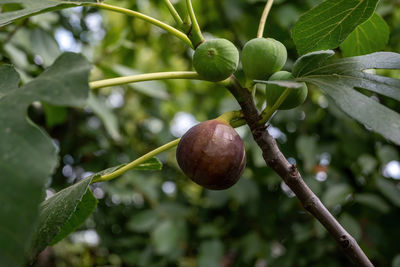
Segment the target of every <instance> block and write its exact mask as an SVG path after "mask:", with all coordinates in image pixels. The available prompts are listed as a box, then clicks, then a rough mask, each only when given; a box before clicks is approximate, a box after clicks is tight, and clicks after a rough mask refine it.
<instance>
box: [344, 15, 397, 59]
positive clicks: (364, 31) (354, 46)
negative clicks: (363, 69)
mask: <svg viewBox="0 0 400 267" xmlns="http://www.w3.org/2000/svg"><path fill="white" fill-rule="evenodd" d="M389 34H390V31H389V26H388V25H387V24H386V22H385V21H384V20H383V19H382V18H381V17H380V16H379V15H378V14H376V13H374V14H373V15H372V17H370V18H369V19H368V20H367V21H366V22H364V23H363V24H361V25H358V26H357V28H356V29H355V30H354V31H353V32H352V33H351V34H350V35H349V36H347V38H346V40H344V42H343V43H342V44H341V45H340V50H342V53H343V56H345V57H351V56H360V55H365V54H369V53H372V52H377V51H380V50H382V49H383V48H385V45H386V44H387V42H388V41H389Z"/></svg>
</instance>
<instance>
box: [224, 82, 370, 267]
mask: <svg viewBox="0 0 400 267" xmlns="http://www.w3.org/2000/svg"><path fill="white" fill-rule="evenodd" d="M227 87H228V89H229V90H230V92H231V93H232V94H233V95H234V97H235V98H236V100H237V101H238V102H239V104H240V106H241V108H242V111H243V114H244V117H245V120H246V122H247V124H248V125H249V127H250V129H251V132H252V134H253V138H254V140H255V141H256V142H257V144H258V146H259V147H260V148H261V150H262V152H263V158H264V160H265V162H266V163H267V165H268V166H269V167H270V168H272V169H273V170H274V171H275V172H276V173H277V174H278V175H279V176H280V177H281V178H282V179H283V181H284V182H285V183H286V184H287V185H288V186H289V188H290V189H291V190H292V191H293V192H294V193H295V194H296V196H297V198H298V199H299V200H300V202H301V203H302V205H303V207H304V208H305V209H306V210H307V211H308V212H309V213H311V214H312V215H313V216H314V217H315V218H317V219H318V221H320V222H321V224H322V225H323V226H324V227H325V228H326V229H327V230H328V232H329V233H330V234H331V235H332V236H333V238H334V239H335V240H336V241H337V242H338V244H339V246H340V247H341V248H342V250H343V251H344V253H345V254H346V255H347V257H348V258H350V260H351V261H353V263H354V264H355V265H357V266H373V265H372V263H371V261H370V260H369V259H368V257H367V256H366V255H365V253H364V252H363V251H362V249H361V248H360V246H359V245H358V244H357V241H356V240H355V239H354V238H353V237H352V236H351V235H350V234H349V233H348V232H347V231H346V230H345V229H344V228H343V227H342V226H341V225H340V224H339V223H338V221H337V220H336V219H335V217H333V216H332V214H331V213H330V212H329V211H328V209H327V208H326V207H325V206H324V205H323V204H322V202H321V200H320V199H319V198H318V197H317V196H316V195H315V194H314V193H313V192H312V191H311V189H310V188H309V187H308V186H307V184H306V183H305V182H304V181H303V179H302V177H301V175H300V173H299V171H298V170H297V167H296V165H292V164H290V163H289V162H288V161H287V159H286V158H285V156H284V155H283V154H282V152H281V151H280V150H279V147H278V145H277V143H276V141H275V139H274V138H273V137H272V136H271V135H270V134H269V133H268V131H267V129H266V127H265V126H264V125H262V124H259V123H258V122H259V120H260V114H259V112H258V110H257V108H256V106H255V104H254V101H253V97H252V95H251V92H250V91H249V90H248V89H246V88H243V87H242V86H241V85H240V84H239V82H238V81H237V80H236V78H235V77H234V76H232V77H231V83H230V85H228V86H227Z"/></svg>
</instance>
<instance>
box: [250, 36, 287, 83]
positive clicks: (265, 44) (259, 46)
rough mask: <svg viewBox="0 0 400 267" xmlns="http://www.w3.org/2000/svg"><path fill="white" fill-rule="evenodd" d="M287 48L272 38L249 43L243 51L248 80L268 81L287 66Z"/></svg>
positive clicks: (253, 40) (257, 39) (256, 39)
mask: <svg viewBox="0 0 400 267" xmlns="http://www.w3.org/2000/svg"><path fill="white" fill-rule="evenodd" d="M286 59H287V51H286V47H285V46H284V45H283V44H282V43H281V42H279V41H277V40H275V39H272V38H255V39H252V40H250V41H248V42H247V43H246V44H245V45H244V47H243V51H242V65H243V71H244V73H245V75H246V78H247V79H248V80H251V81H253V80H266V79H268V77H269V76H270V75H271V74H273V73H275V72H277V71H279V70H280V69H281V68H282V67H283V65H285V63H286Z"/></svg>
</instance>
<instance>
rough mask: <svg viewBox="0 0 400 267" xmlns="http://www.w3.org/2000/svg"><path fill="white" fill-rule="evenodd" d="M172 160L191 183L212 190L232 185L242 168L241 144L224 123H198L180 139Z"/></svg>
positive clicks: (243, 150) (212, 121)
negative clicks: (175, 160) (176, 162)
mask: <svg viewBox="0 0 400 267" xmlns="http://www.w3.org/2000/svg"><path fill="white" fill-rule="evenodd" d="M176 159H177V161H178V164H179V167H180V168H181V169H182V171H183V172H184V173H185V174H186V175H187V176H188V177H189V178H190V179H192V181H194V182H195V183H197V184H199V185H201V186H203V187H205V188H208V189H213V190H222V189H226V188H229V187H231V186H232V185H234V184H235V183H236V182H237V181H238V180H239V178H240V176H241V175H242V173H243V170H244V168H245V166H246V152H245V149H244V145H243V141H242V139H241V138H240V136H239V135H238V134H237V133H236V131H235V130H234V129H233V128H232V127H231V126H230V125H229V124H228V123H227V122H225V121H222V120H218V119H214V120H209V121H205V122H202V123H199V124H197V125H195V126H193V127H192V128H190V129H189V131H187V132H186V133H185V134H184V135H183V136H182V138H181V140H180V142H179V144H178V148H177V150H176Z"/></svg>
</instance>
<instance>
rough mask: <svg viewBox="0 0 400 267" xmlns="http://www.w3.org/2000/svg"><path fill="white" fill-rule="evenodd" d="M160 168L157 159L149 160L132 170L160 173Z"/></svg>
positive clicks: (160, 164) (159, 162)
mask: <svg viewBox="0 0 400 267" xmlns="http://www.w3.org/2000/svg"><path fill="white" fill-rule="evenodd" d="M162 166H163V165H162V163H161V161H160V160H158V159H157V158H151V159H149V160H146V161H145V162H143V163H141V164H139V165H138V166H136V167H134V168H133V170H140V171H160V170H161V169H162Z"/></svg>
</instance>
